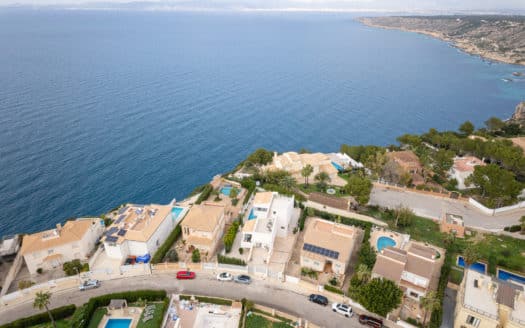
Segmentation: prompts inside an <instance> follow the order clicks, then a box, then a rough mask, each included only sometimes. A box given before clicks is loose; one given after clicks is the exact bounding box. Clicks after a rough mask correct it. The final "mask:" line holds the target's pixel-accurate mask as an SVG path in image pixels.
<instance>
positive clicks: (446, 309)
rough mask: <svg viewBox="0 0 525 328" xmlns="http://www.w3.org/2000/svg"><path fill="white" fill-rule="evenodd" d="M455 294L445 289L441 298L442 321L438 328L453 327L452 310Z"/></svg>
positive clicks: (451, 290) (454, 304) (454, 303)
mask: <svg viewBox="0 0 525 328" xmlns="http://www.w3.org/2000/svg"><path fill="white" fill-rule="evenodd" d="M456 296H457V292H456V291H455V290H453V289H450V288H447V289H445V297H444V298H443V321H442V322H441V327H440V328H453V327H454V309H455V308H456Z"/></svg>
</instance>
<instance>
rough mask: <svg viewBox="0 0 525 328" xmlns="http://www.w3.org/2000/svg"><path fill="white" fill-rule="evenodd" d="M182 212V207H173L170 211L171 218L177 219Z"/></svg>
mask: <svg viewBox="0 0 525 328" xmlns="http://www.w3.org/2000/svg"><path fill="white" fill-rule="evenodd" d="M182 211H184V208H182V207H174V208H172V209H171V215H172V216H173V218H174V219H178V218H179V215H180V213H182Z"/></svg>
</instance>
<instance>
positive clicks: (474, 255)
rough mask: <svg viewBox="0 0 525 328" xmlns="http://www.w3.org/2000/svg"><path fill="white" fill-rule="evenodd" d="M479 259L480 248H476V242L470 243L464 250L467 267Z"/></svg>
mask: <svg viewBox="0 0 525 328" xmlns="http://www.w3.org/2000/svg"><path fill="white" fill-rule="evenodd" d="M478 260H479V254H478V250H477V249H476V244H470V245H468V246H467V247H466V248H465V250H464V251H463V261H464V262H465V269H468V268H470V266H471V265H472V264H474V263H476V262H477V261H478Z"/></svg>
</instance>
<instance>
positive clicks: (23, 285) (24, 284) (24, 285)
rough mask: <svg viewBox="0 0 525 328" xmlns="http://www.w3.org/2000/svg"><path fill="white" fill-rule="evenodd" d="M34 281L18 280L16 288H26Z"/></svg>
mask: <svg viewBox="0 0 525 328" xmlns="http://www.w3.org/2000/svg"><path fill="white" fill-rule="evenodd" d="M34 284H35V283H34V282H32V281H31V280H20V281H19V282H18V289H26V288H29V287H31V286H33V285H34Z"/></svg>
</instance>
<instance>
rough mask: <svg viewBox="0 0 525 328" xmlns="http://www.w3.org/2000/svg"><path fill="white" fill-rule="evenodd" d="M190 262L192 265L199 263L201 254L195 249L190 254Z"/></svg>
mask: <svg viewBox="0 0 525 328" xmlns="http://www.w3.org/2000/svg"><path fill="white" fill-rule="evenodd" d="M191 261H192V262H193V263H199V262H200V261H201V252H200V251H199V250H198V249H197V248H196V249H194V250H193V253H191Z"/></svg>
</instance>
